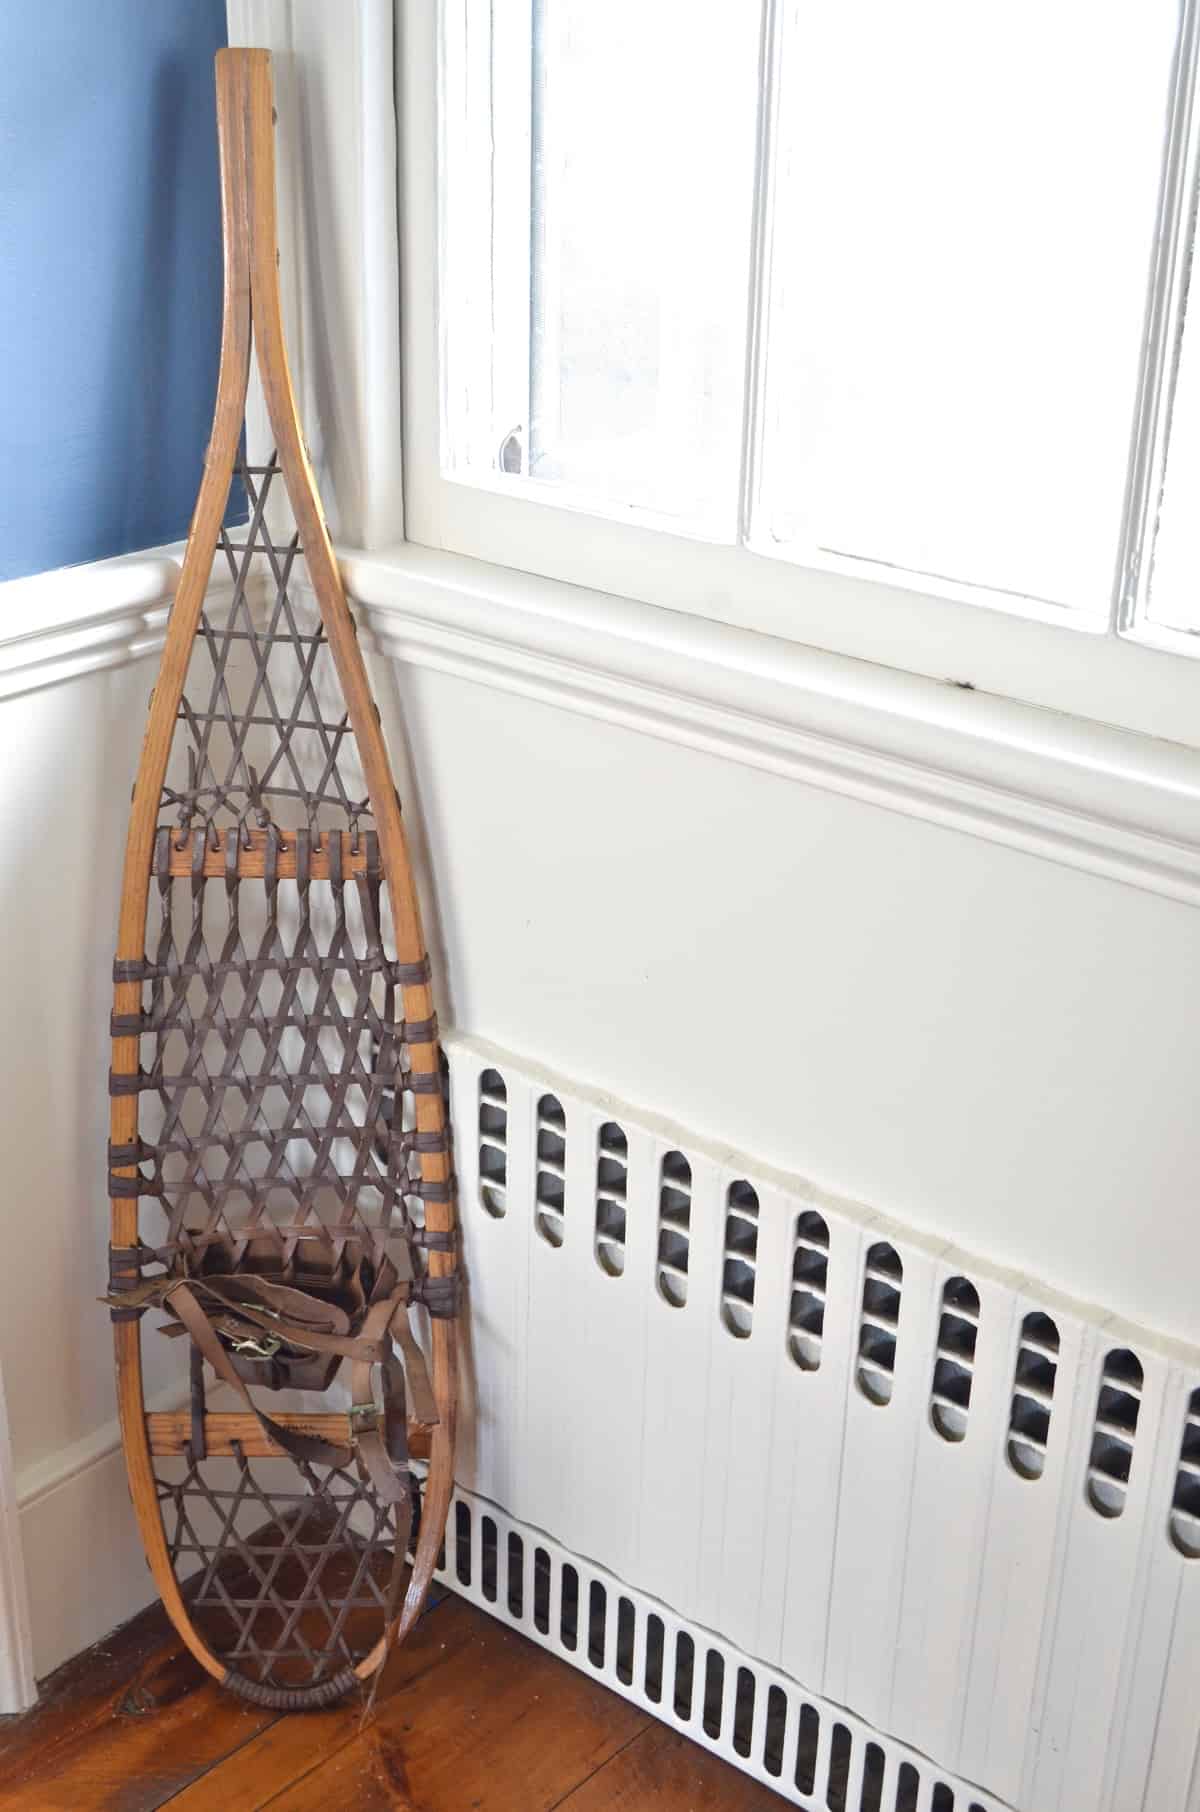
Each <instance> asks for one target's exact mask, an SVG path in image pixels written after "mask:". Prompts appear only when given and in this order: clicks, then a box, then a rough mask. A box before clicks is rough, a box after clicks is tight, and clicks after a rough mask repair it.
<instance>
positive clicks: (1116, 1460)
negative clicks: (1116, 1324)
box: [1087, 1347, 1142, 1516]
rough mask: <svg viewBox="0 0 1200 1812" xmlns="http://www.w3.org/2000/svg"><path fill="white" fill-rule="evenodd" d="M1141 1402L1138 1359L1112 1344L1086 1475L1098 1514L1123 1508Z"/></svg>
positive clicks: (1115, 1512) (1118, 1510)
mask: <svg viewBox="0 0 1200 1812" xmlns="http://www.w3.org/2000/svg"><path fill="white" fill-rule="evenodd" d="M1141 1401H1142V1367H1141V1362H1140V1361H1139V1359H1138V1358H1137V1356H1136V1354H1134V1353H1131V1352H1130V1351H1129V1349H1128V1348H1127V1347H1114V1348H1113V1350H1112V1352H1111V1353H1109V1354H1108V1356H1107V1358H1106V1359H1105V1361H1104V1370H1103V1372H1102V1373H1101V1377H1100V1396H1099V1399H1098V1401H1097V1403H1096V1420H1095V1423H1094V1424H1093V1428H1092V1452H1091V1459H1090V1462H1089V1465H1088V1475H1087V1494H1088V1502H1089V1503H1090V1504H1091V1506H1092V1508H1093V1510H1098V1511H1099V1513H1100V1515H1101V1516H1120V1515H1121V1512H1122V1511H1123V1510H1124V1508H1125V1494H1126V1491H1127V1490H1128V1487H1129V1473H1130V1469H1131V1467H1132V1465H1133V1448H1134V1442H1135V1440H1136V1438H1137V1425H1138V1412H1139V1410H1140V1408H1141Z"/></svg>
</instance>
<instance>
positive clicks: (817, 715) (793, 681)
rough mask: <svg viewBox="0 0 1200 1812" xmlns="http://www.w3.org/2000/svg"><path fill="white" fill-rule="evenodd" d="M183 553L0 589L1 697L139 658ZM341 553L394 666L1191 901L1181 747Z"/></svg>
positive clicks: (1196, 850) (1192, 759)
mask: <svg viewBox="0 0 1200 1812" xmlns="http://www.w3.org/2000/svg"><path fill="white" fill-rule="evenodd" d="M181 561H182V550H181V549H180V548H179V547H177V546H176V547H166V548H156V549H151V550H149V551H148V552H146V553H143V554H131V555H126V556H122V557H121V558H120V559H117V560H102V561H97V562H95V563H94V564H93V565H90V566H79V567H68V568H65V569H63V570H62V571H60V572H54V573H41V574H38V575H37V576H36V577H34V578H31V579H17V580H12V581H10V582H9V583H8V584H6V585H3V586H0V700H3V699H5V698H11V697H15V696H18V695H20V694H22V693H25V692H30V691H33V690H36V689H37V688H39V687H42V686H47V685H54V684H58V683H61V682H63V681H66V680H71V679H76V678H79V677H80V676H81V675H83V674H86V673H91V672H94V671H96V670H97V669H101V668H111V667H119V666H124V665H125V664H126V663H127V662H130V661H134V660H139V659H141V658H142V657H143V656H144V655H147V654H151V653H153V652H155V651H156V650H157V649H158V648H159V647H161V645H162V638H163V630H164V624H165V619H166V609H167V606H168V605H169V603H170V600H171V597H172V596H173V594H174V590H175V586H176V583H177V581H178V575H179V569H180V565H181ZM342 563H343V571H344V573H345V577H346V581H347V584H348V586H349V588H350V591H351V593H352V595H353V596H354V597H355V598H356V599H357V600H358V601H359V602H360V603H361V604H362V605H363V606H364V607H365V612H366V616H367V620H368V623H369V626H370V628H371V629H372V631H373V632H374V636H375V639H376V642H377V644H378V646H379V647H380V649H381V650H382V651H383V652H384V653H385V654H388V655H390V656H391V657H393V658H395V659H398V660H401V661H404V662H405V663H407V664H409V665H412V666H415V667H419V668H425V669H428V670H430V671H434V672H440V673H449V674H453V675H455V676H456V677H458V678H462V679H468V680H471V681H472V682H474V683H476V684H479V685H485V686H489V687H492V688H494V689H497V690H499V691H503V692H508V693H512V694H515V695H517V696H519V697H524V698H529V699H531V700H533V701H535V702H537V703H540V704H548V705H553V706H555V707H556V708H558V709H561V710H568V711H573V712H575V713H577V714H578V715H581V716H585V717H591V718H595V719H597V720H599V721H602V722H607V723H614V724H619V725H621V726H623V727H624V728H626V729H630V730H634V731H637V732H638V733H640V734H644V735H651V736H655V737H658V738H660V739H661V740H663V741H666V742H671V743H676V744H679V745H681V746H683V747H687V748H693V749H699V750H702V751H703V752H704V753H706V754H710V755H713V756H715V757H718V758H720V759H723V760H727V761H737V762H741V763H743V764H745V765H746V766H749V767H754V768H758V769H761V770H763V771H765V772H768V773H773V774H779V775H782V776H784V777H786V778H789V779H793V780H797V781H800V782H802V783H803V784H805V785H809V786H818V787H821V788H824V789H825V790H827V791H830V792H834V793H840V794H843V795H846V796H848V797H850V798H855V799H861V800H865V801H867V802H868V803H870V804H873V805H879V806H883V807H884V808H886V809H887V810H890V811H900V812H904V813H906V814H908V815H909V816H912V817H917V818H924V819H926V820H928V821H930V822H932V823H936V824H941V825H944V826H946V827H948V828H950V829H954V830H959V831H963V832H966V833H968V834H970V835H973V836H981V837H985V838H987V839H988V840H989V841H991V842H995V843H1002V844H1006V845H1008V846H1009V847H1010V848H1013V849H1020V850H1023V851H1025V852H1026V853H1030V854H1034V855H1039V856H1043V857H1045V858H1047V859H1048V860H1051V861H1055V862H1061V863H1065V864H1066V865H1067V866H1069V867H1072V868H1078V869H1081V870H1083V871H1084V872H1088V873H1093V874H1099V875H1103V876H1106V877H1107V878H1109V879H1112V880H1118V881H1124V882H1126V883H1128V884H1130V885H1132V886H1136V887H1142V888H1145V889H1147V890H1148V891H1150V892H1152V893H1158V894H1162V895H1164V896H1165V897H1166V898H1168V899H1176V900H1183V901H1185V902H1187V903H1189V904H1192V903H1200V751H1196V750H1193V749H1188V748H1184V747H1183V746H1182V745H1180V744H1175V743H1167V742H1161V741H1158V740H1156V739H1154V738H1151V737H1145V736H1138V735H1136V734H1134V733H1132V732H1130V731H1126V730H1118V729H1115V728H1112V727H1111V726H1108V725H1103V724H1096V723H1091V722H1089V721H1087V720H1085V719H1081V718H1073V717H1068V716H1065V715H1063V714H1060V713H1056V712H1049V711H1042V710H1038V709H1036V708H1035V707H1033V706H1028V705H1021V704H1017V703H1015V702H1013V701H1011V700H1007V699H1001V698H996V697H994V696H992V695H990V694H986V693H981V692H970V691H963V690H962V689H961V688H959V687H957V686H953V685H948V684H943V683H940V682H938V681H936V680H929V679H923V678H921V677H919V676H918V675H915V674H909V673H901V672H898V671H896V670H894V669H891V668H886V667H877V666H874V665H872V664H870V663H868V662H865V661H856V660H851V659H848V658H847V657H845V656H842V655H836V654H828V653H825V652H822V651H820V650H817V649H811V648H804V647H800V646H798V645H797V644H795V643H791V642H785V641H781V640H777V639H775V638H773V637H770V636H764V635H760V634H758V633H757V632H755V631H753V630H745V629H738V628H734V627H732V626H731V625H728V624H723V623H714V622H708V621H705V620H703V619H700V618H695V617H689V616H684V615H682V614H680V613H678V612H675V611H669V610H663V609H660V608H658V607H657V606H655V605H649V604H638V603H635V602H632V601H631V600H629V599H625V598H617V597H613V596H610V595H609V594H607V593H603V592H597V591H585V590H584V589H582V588H581V587H579V586H572V585H564V584H562V583H560V582H559V581H557V580H553V579H539V578H535V577H532V576H531V575H528V574H523V573H514V572H511V571H509V570H508V569H506V568H503V567H492V566H488V565H486V564H484V563H483V562H482V561H478V560H468V559H465V558H463V557H461V556H459V555H455V554H439V553H434V552H433V551H431V550H429V549H425V548H417V547H413V546H411V545H409V544H402V545H401V546H400V547H398V548H395V549H393V550H391V551H390V552H388V553H386V554H381V555H374V554H371V555H368V554H363V553H361V552H358V551H355V550H347V551H345V552H344V553H343V557H342ZM228 589H229V588H228V586H227V585H217V586H215V587H214V588H213V593H214V596H215V597H217V598H220V597H221V596H222V595H223V594H224V593H225V592H227V591H228Z"/></svg>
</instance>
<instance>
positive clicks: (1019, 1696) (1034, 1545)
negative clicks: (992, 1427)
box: [958, 1294, 1087, 1800]
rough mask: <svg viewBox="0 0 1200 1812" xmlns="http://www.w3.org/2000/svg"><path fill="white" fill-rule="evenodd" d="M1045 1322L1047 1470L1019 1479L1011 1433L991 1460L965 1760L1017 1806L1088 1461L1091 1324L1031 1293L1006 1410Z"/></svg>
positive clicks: (1018, 1324)
mask: <svg viewBox="0 0 1200 1812" xmlns="http://www.w3.org/2000/svg"><path fill="white" fill-rule="evenodd" d="M1035 1314H1048V1315H1050V1316H1051V1318H1052V1319H1053V1322H1054V1326H1055V1328H1056V1329H1057V1332H1058V1339H1059V1353H1058V1360H1057V1367H1056V1376H1055V1380H1054V1391H1053V1397H1052V1403H1051V1407H1050V1426H1049V1438H1048V1442H1047V1449H1046V1454H1045V1463H1044V1470H1043V1472H1042V1475H1041V1477H1040V1478H1035V1479H1029V1478H1021V1477H1020V1476H1019V1475H1018V1474H1017V1473H1016V1472H1015V1471H1014V1469H1013V1467H1012V1464H1011V1463H1010V1460H1009V1457H1008V1431H1007V1427H1005V1429H1004V1430H1003V1431H1002V1432H1001V1434H1000V1436H999V1438H998V1440H997V1442H996V1445H995V1447H994V1449H993V1451H992V1453H991V1456H990V1499H989V1505H988V1517H987V1525H986V1528H985V1531H984V1540H983V1547H982V1552H981V1554H980V1559H979V1585H978V1600H977V1608H976V1613H975V1624H974V1631H973V1639H972V1644H971V1649H970V1654H969V1659H968V1662H967V1670H966V1671H967V1681H966V1695H965V1702H964V1706H963V1723H962V1736H961V1742H960V1750H959V1762H958V1766H959V1767H960V1768H961V1769H962V1771H963V1773H965V1774H966V1775H967V1776H968V1777H969V1778H970V1779H972V1780H984V1781H987V1782H988V1783H989V1785H990V1786H991V1787H992V1788H993V1790H994V1791H996V1792H998V1793H1001V1794H1003V1795H1005V1796H1007V1797H1010V1798H1012V1799H1014V1800H1015V1799H1016V1797H1017V1795H1018V1794H1019V1792H1020V1787H1021V1779H1022V1771H1023V1766H1024V1756H1025V1748H1026V1743H1027V1740H1028V1736H1029V1731H1030V1725H1031V1721H1032V1716H1033V1703H1034V1695H1035V1687H1036V1683H1037V1677H1038V1669H1039V1657H1040V1656H1041V1654H1042V1644H1043V1640H1045V1641H1046V1642H1048V1641H1049V1639H1050V1634H1051V1632H1052V1630H1053V1620H1054V1607H1055V1604H1056V1601H1057V1580H1056V1578H1055V1569H1056V1551H1057V1547H1058V1536H1059V1522H1060V1517H1062V1516H1064V1515H1065V1514H1066V1502H1067V1498H1068V1496H1069V1493H1070V1490H1071V1489H1072V1488H1073V1486H1072V1481H1073V1479H1074V1478H1075V1476H1076V1473H1077V1470H1078V1463H1081V1462H1078V1461H1077V1457H1076V1456H1075V1454H1074V1449H1073V1446H1072V1431H1073V1429H1074V1428H1075V1426H1076V1422H1077V1418H1078V1414H1079V1411H1078V1408H1077V1405H1076V1390H1077V1385H1078V1382H1079V1379H1080V1373H1081V1365H1082V1363H1083V1361H1082V1342H1083V1325H1082V1323H1081V1322H1080V1321H1079V1320H1078V1319H1077V1318H1076V1317H1073V1316H1070V1315H1068V1314H1067V1313H1066V1312H1065V1310H1064V1309H1063V1308H1062V1306H1061V1304H1059V1303H1057V1302H1055V1303H1051V1304H1047V1303H1046V1302H1045V1300H1044V1299H1042V1298H1039V1297H1037V1296H1031V1295H1025V1294H1017V1295H1016V1297H1015V1299H1014V1304H1013V1313H1012V1319H1011V1322H1010V1326H1009V1335H1008V1342H1007V1351H1006V1354H1005V1384H1004V1388H1005V1392H1006V1396H1007V1402H1006V1410H1007V1409H1009V1408H1011V1390H1012V1381H1013V1374H1014V1369H1015V1364H1016V1357H1017V1349H1018V1345H1019V1342H1020V1334H1021V1328H1022V1326H1023V1324H1024V1321H1025V1318H1026V1317H1027V1316H1029V1315H1035ZM1081 1394H1082V1393H1081ZM1084 1413H1085V1416H1086V1413H1087V1412H1084Z"/></svg>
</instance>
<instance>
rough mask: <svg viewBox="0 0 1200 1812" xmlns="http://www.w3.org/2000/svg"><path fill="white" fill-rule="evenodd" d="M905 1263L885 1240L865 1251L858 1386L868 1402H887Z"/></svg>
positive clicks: (891, 1378) (893, 1375)
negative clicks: (901, 1261) (902, 1262)
mask: <svg viewBox="0 0 1200 1812" xmlns="http://www.w3.org/2000/svg"><path fill="white" fill-rule="evenodd" d="M903 1282H904V1266H903V1265H902V1264H901V1263H900V1254H899V1253H898V1252H897V1251H896V1248H895V1247H894V1246H889V1245H888V1243H887V1241H886V1240H879V1241H878V1242H877V1243H876V1244H875V1245H873V1246H872V1247H870V1249H869V1250H868V1252H867V1262H866V1265H865V1266H864V1268H863V1292H862V1317H861V1320H860V1324H859V1332H858V1388H859V1390H860V1391H861V1392H862V1394H863V1396H864V1397H866V1398H867V1399H868V1400H869V1401H870V1402H871V1403H880V1404H883V1403H890V1402H891V1400H892V1389H893V1386H894V1384H895V1375H896V1332H897V1329H898V1327H899V1325H900V1286H901V1284H902V1283H903Z"/></svg>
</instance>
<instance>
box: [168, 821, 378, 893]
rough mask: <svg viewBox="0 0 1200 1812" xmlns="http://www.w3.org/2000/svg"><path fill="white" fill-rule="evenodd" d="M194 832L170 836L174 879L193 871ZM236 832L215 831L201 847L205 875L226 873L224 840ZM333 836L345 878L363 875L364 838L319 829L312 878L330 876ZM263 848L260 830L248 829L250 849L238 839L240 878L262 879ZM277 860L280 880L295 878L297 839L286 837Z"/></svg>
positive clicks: (312, 857)
mask: <svg viewBox="0 0 1200 1812" xmlns="http://www.w3.org/2000/svg"><path fill="white" fill-rule="evenodd" d="M193 834H194V833H192V832H188V833H187V835H186V836H185V837H183V838H182V839H180V838H176V837H174V836H172V838H171V859H170V862H169V864H168V867H169V871H170V873H171V875H172V876H173V877H175V878H178V879H182V878H183V877H184V876H186V875H190V874H191V873H192V852H193V848H194V844H193ZM237 835H238V833H237V831H236V830H228V831H225V832H223V833H222V832H219V831H218V832H216V833H215V834H214V837H213V839H212V840H210V841H209V842H208V843H207V844H206V846H205V850H204V874H205V876H206V877H207V878H209V879H212V880H215V879H217V878H218V877H219V876H221V875H224V874H225V872H226V870H225V839H226V838H227V837H236V836H237ZM333 836H340V837H341V840H342V874H343V875H344V876H345V878H346V879H347V880H351V879H352V878H353V877H354V876H355V875H363V874H366V872H367V846H366V839H365V837H359V838H357V839H355V838H354V837H353V836H352V834H351V832H349V831H322V832H321V833H320V835H319V836H317V837H314V838H313V841H312V849H311V852H310V855H309V865H308V866H309V873H310V875H311V876H312V878H313V880H314V881H327V880H328V879H329V839H330V837H333ZM356 841H357V843H358V848H357V850H355V848H354V843H355V842H356ZM266 847H267V833H266V831H261V830H254V831H251V832H250V847H249V849H246V848H245V847H244V846H243V845H242V844H241V843H240V842H239V845H238V858H237V872H238V878H239V879H241V880H261V879H262V876H263V870H264V859H265V853H266ZM277 862H278V873H279V877H280V879H281V880H283V881H294V880H295V878H296V841H295V838H294V837H288V838H286V839H285V841H284V842H283V843H282V844H281V845H280V849H279V855H278V857H277Z"/></svg>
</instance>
